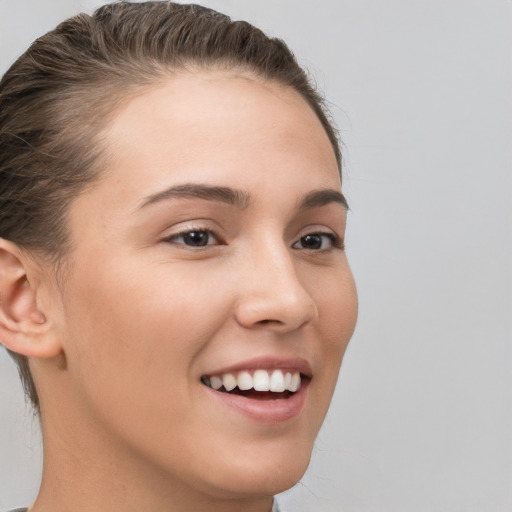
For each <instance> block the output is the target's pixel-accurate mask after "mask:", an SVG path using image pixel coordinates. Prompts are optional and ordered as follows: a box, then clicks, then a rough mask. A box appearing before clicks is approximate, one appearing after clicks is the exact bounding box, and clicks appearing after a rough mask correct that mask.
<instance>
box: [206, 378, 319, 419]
mask: <svg viewBox="0 0 512 512" xmlns="http://www.w3.org/2000/svg"><path fill="white" fill-rule="evenodd" d="M308 386H309V380H303V381H302V385H301V387H300V389H299V390H298V391H296V392H295V393H294V394H293V395H291V396H290V397H288V398H280V399H279V398H278V399H275V400H257V399H253V398H247V397H245V396H241V395H232V394H230V393H223V392H220V391H215V390H214V389H212V388H209V387H207V386H203V387H204V389H205V390H206V391H207V392H209V393H210V394H211V395H212V396H213V398H215V399H216V400H219V401H220V402H222V403H223V404H224V405H226V406H227V407H230V408H232V409H234V410H235V411H237V412H239V413H241V414H242V415H244V416H246V417H248V418H249V419H251V420H253V421H257V422H259V423H283V422H285V421H288V420H291V419H293V418H295V417H296V416H298V415H299V414H300V412H301V411H302V409H303V408H304V405H305V403H306V397H307V388H308Z"/></svg>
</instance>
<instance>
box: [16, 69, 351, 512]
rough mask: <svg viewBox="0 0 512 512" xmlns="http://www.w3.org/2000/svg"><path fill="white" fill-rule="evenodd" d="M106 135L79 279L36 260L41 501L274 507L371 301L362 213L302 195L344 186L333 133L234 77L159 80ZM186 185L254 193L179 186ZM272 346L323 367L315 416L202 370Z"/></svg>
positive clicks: (88, 205)
mask: <svg viewBox="0 0 512 512" xmlns="http://www.w3.org/2000/svg"><path fill="white" fill-rule="evenodd" d="M101 135H102V138H103V140H104V142H105V143H106V147H107V148H108V155H107V156H108V158H109V165H108V168H107V170H106V171H105V172H104V174H103V175H102V177H101V179H100V180H99V181H98V182H96V183H95V184H94V185H93V186H91V187H90V188H88V189H87V190H86V191H84V192H83V193H82V194H81V195H80V196H79V197H78V198H77V199H76V200H75V201H74V202H73V203H72V205H71V208H70V211H69V219H68V223H69V227H70V232H71V234H72V241H73V248H72V251H71V254H70V255H69V256H68V259H67V263H66V265H65V267H64V269H63V274H62V276H61V278H60V279H57V278H56V276H55V275H54V273H52V269H51V267H49V266H46V267H45V265H44V264H40V265H39V267H38V266H37V265H32V266H31V265H28V264H27V265H26V268H30V269H32V270H28V271H27V272H28V274H30V279H28V281H27V282H28V283H30V285H31V289H32V290H33V299H32V309H30V308H28V307H27V308H25V309H24V310H23V309H22V308H21V306H20V309H21V310H22V311H25V312H26V313H27V315H26V316H27V318H31V319H32V322H33V324H34V325H36V324H39V325H41V330H43V327H42V326H44V340H45V341H44V343H45V344H46V345H45V347H47V350H46V352H43V351H42V352H41V353H40V354H39V357H32V360H31V369H32V372H33V374H34V377H35V380H36V382H37V385H38V388H39V390H40V397H41V405H42V411H43V413H42V426H43V436H44V445H45V459H44V471H43V484H42V487H41V492H40V494H39V496H38V498H37V500H36V502H35V504H34V505H33V506H32V507H31V509H30V510H31V511H33V512H43V511H45V510H46V511H48V510H52V511H53V512H60V511H65V510H73V511H74V512H82V511H84V512H85V511H96V512H97V511H100V510H105V511H106V510H108V511H123V512H127V511H128V512H136V511H137V512H140V511H141V510H147V511H152V512H159V511H162V512H163V511H166V512H169V511H171V512H172V511H178V510H181V511H183V510H188V511H204V510H209V511H215V510H219V511H220V510H222V511H241V510H244V511H254V512H263V511H266V512H268V511H269V510H270V507H271V496H272V495H273V494H275V493H277V492H280V491H283V490H285V489H287V488H289V487H291V486H292V485H293V484H295V483H296V482H297V481H298V480H299V479H300V477H301V476H302V474H303V473H304V471H305V469H306V467H307V464H308V462H309V459H310V455H311V450H312V447H313V443H314V440H315V438H316V435H317V433H318V430H319V428H320V426H321V424H322V421H323V419H324V417H325V414H326V411H327V408H328V405H329V402H330V400H331V397H332V393H333V391H334V387H335V384H336V380H337V375H338V371H339V367H340V364H341V360H342V357H343V354H344V352H345V349H346V346H347V344H348V341H349V339H350V337H351V335H352V332H353V330H354V326H355V321H356V315H357V298H356V291H355V287H354V282H353V278H352V275H351V272H350V269H349V266H348V263H347V259H346V255H345V252H344V250H343V247H342V241H343V237H344V231H345V223H346V211H345V208H344V207H343V205H341V204H340V203H339V202H337V201H329V202H327V204H322V205H320V206H314V207H308V208H299V207H298V205H299V204H300V203H301V201H302V200H303V199H304V197H306V196H307V194H309V193H310V192H311V191H314V190H330V191H335V192H341V185H340V179H339V176H338V170H337V166H336V160H335V156H334V152H333V149H332V147H331V145H330V143H329V140H328V138H327V135H326V134H325V131H324V130H323V128H322V126H321V124H320V122H319V120H318V119H317V118H316V116H315V114H314V113H313V111H312V110H311V109H310V107H309V106H308V105H307V104H306V103H305V101H304V100H303V99H302V98H301V97H300V96H299V95H298V94H297V93H296V92H295V91H293V90H291V89H289V88H286V87H284V86H281V85H277V84H274V83H269V82H265V81H263V80H259V79H254V78H251V77H248V76H247V77H244V76H240V75H235V74H233V73H227V72H220V71H218V72H215V71H209V72H206V71H201V72H197V73H189V74H182V75H178V76H174V77H173V78H172V79H168V80H166V81H164V82H163V83H160V84H159V85H158V86H155V87H153V88H150V89H148V90H146V91H144V92H143V93H141V94H139V95H138V96H136V97H134V98H133V99H132V100H131V101H129V102H128V103H127V104H126V105H125V106H124V107H123V108H122V109H121V110H120V111H119V112H118V113H117V115H116V116H115V117H114V119H113V121H112V122H111V123H110V124H109V126H108V127H107V128H106V129H105V131H104V133H103V134H101ZM184 184H201V185H209V186H215V187H230V188H232V189H235V190H237V191H238V192H239V195H241V196H242V197H243V201H242V202H241V204H230V203H226V202H224V201H220V200H214V199H205V198H199V197H175V196H174V197H163V196H165V195H166V194H161V193H162V192H163V191H166V190H168V189H169V188H170V187H175V186H179V185H184ZM167 195H168V196H170V194H167ZM187 231H188V232H190V231H196V232H197V231H201V232H203V235H201V236H206V237H207V240H208V243H207V245H206V246H204V247H195V246H191V245H190V244H189V242H190V236H188V238H187V236H184V235H183V232H187ZM210 231H211V232H213V233H209V232H210ZM205 232H206V234H205ZM315 233H321V235H317V240H319V241H320V242H321V244H320V247H319V248H314V249H308V248H306V247H305V246H304V238H303V237H304V236H305V235H308V234H315ZM332 239H335V240H336V242H335V243H333V242H332ZM21 259H22V258H21ZM25 261H28V260H25ZM52 275H53V278H52V277H46V276H52ZM26 302H27V301H26ZM28 302H30V301H28ZM28 313H30V315H29V314H28ZM38 315H39V316H38ZM41 343H42V342H41ZM18 350H20V351H22V349H20V348H19V347H18ZM35 353H36V355H37V351H35ZM32 355H34V350H33V352H32ZM43 356H44V357H43ZM260 356H266V357H268V356H271V357H285V358H288V357H300V358H303V359H305V360H306V361H307V362H308V363H309V365H310V366H311V370H312V380H311V382H310V385H309V387H308V389H307V398H306V403H305V405H304V408H303V409H302V411H301V412H300V414H298V415H297V416H296V417H294V418H292V419H290V420H288V421H284V422H278V423H262V422H258V421H254V420H253V419H251V418H248V417H246V416H244V415H242V414H240V413H239V412H237V411H235V410H233V409H231V408H228V407H225V406H223V405H222V404H221V405H219V403H218V402H217V401H215V400H212V398H211V396H210V394H209V393H208V392H207V391H206V388H205V386H204V385H203V384H201V382H200V378H201V376H202V375H204V374H209V373H211V372H212V371H214V370H216V369H218V368H224V367H226V366H229V365H233V364H236V363H238V362H240V361H245V360H248V359H252V358H254V357H260Z"/></svg>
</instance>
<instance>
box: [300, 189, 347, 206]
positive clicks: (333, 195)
mask: <svg viewBox="0 0 512 512" xmlns="http://www.w3.org/2000/svg"><path fill="white" fill-rule="evenodd" d="M330 203H338V204H341V206H343V208H344V209H345V210H346V211H348V210H349V207H348V202H347V200H346V199H345V196H344V195H343V194H342V193H341V192H338V191H337V190H332V189H330V188H326V189H321V190H313V191H311V192H309V194H307V195H306V197H304V199H303V200H302V201H301V202H300V204H299V209H300V210H308V209H310V208H318V207H320V206H326V205H328V204H330Z"/></svg>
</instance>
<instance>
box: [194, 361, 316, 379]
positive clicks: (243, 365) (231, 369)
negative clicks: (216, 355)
mask: <svg viewBox="0 0 512 512" xmlns="http://www.w3.org/2000/svg"><path fill="white" fill-rule="evenodd" d="M258 369H261V370H274V369H281V370H291V371H294V372H300V373H302V374H303V375H305V376H306V377H311V375H312V371H311V366H310V364H309V363H308V361H306V360H305V359H303V358H301V357H291V358H282V357H275V356H266V357H257V358H254V359H248V360H246V361H242V362H239V363H236V364H233V365H230V366H225V367H223V368H217V369H215V370H213V371H209V372H207V373H204V375H209V376H212V375H222V374H224V373H236V372H240V371H242V370H258Z"/></svg>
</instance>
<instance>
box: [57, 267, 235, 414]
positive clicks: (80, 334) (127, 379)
mask: <svg viewBox="0 0 512 512" xmlns="http://www.w3.org/2000/svg"><path fill="white" fill-rule="evenodd" d="M149 268H150V267H149V266H148V268H147V269H146V270H140V271H137V272H131V271H130V268H129V266H128V265H126V266H125V267H124V268H123V267H120V266H119V265H118V266H117V267H115V268H114V267H103V269H101V268H98V267H97V268H96V271H95V279H90V278H88V276H87V275H86V274H84V273H78V272H77V273H76V274H75V275H76V276H77V277H76V278H75V279H74V280H73V282H72V283H71V284H70V289H72V290H73V295H72V296H70V297H69V298H68V300H67V301H66V302H67V311H66V318H67V319H68V322H67V333H66V335H65V336H66V343H67V347H66V350H65V352H66V357H67V359H68V369H69V371H70V374H71V377H72V379H73V383H74V384H75V385H76V387H77V392H78V393H79V394H81V395H83V396H85V398H86V399H87V400H88V401H91V402H92V401H94V403H95V406H98V407H105V408H109V407H110V408H112V407H115V409H116V412H117V413H118V414H119V415H120V416H122V415H125V414H129V411H130V407H129V404H130V403H131V404H134V403H137V407H139V406H140V407H142V408H143V409H147V411H148V414H150V413H151V408H152V407H156V408H157V409H158V408H159V407H162V403H165V402H167V403H169V404H171V397H172V399H173V400H172V404H173V407H175V408H176V409H178V407H179V405H180V397H184V398H185V399H186V394H187V392H188V389H187V388H188V386H189V383H190V379H189V377H190V374H191V373H192V370H193V368H194V362H195V360H196V359H197V357H199V355H200V354H201V351H202V350H203V348H204V347H205V346H206V345H207V341H208V337H209V336H211V335H212V333H213V332H215V331H216V330H217V329H218V326H219V325H220V322H221V321H222V318H223V314H224V310H225V309H226V308H225V306H224V304H223V303H219V301H214V300H212V296H211V293H208V290H211V287H209V286H204V283H202V282H201V280H196V279H186V274H185V273H184V272H180V271H177V270H173V271H172V272H171V270H170V269H169V268H165V266H164V265H162V266H158V267H156V271H155V267H153V271H150V270H149ZM125 399H126V400H125ZM90 405H91V404H90ZM125 406H126V410H125V411H123V410H122V407H125ZM169 406H170V405H169Z"/></svg>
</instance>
